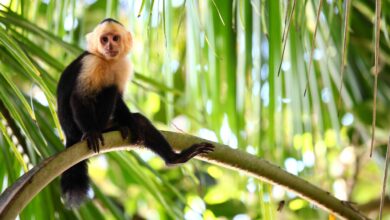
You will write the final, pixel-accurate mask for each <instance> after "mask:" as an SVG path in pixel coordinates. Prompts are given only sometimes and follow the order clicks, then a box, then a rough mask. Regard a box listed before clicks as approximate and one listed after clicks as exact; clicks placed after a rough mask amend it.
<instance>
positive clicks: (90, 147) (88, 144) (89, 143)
mask: <svg viewBox="0 0 390 220" xmlns="http://www.w3.org/2000/svg"><path fill="white" fill-rule="evenodd" d="M87 146H88V148H89V149H90V150H92V145H91V141H90V140H89V138H87Z"/></svg>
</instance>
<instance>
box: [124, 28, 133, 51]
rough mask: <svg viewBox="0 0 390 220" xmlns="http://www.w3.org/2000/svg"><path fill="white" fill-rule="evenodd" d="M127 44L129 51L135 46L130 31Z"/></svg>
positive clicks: (126, 38) (127, 33)
mask: <svg viewBox="0 0 390 220" xmlns="http://www.w3.org/2000/svg"><path fill="white" fill-rule="evenodd" d="M125 41H126V42H125V45H126V49H127V51H128V52H130V50H131V49H132V48H133V36H132V35H131V33H130V32H129V31H127V32H126V37H125Z"/></svg>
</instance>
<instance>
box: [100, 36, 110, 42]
mask: <svg viewBox="0 0 390 220" xmlns="http://www.w3.org/2000/svg"><path fill="white" fill-rule="evenodd" d="M100 41H101V42H102V43H104V44H105V43H107V42H108V37H106V36H104V37H102V38H100Z"/></svg>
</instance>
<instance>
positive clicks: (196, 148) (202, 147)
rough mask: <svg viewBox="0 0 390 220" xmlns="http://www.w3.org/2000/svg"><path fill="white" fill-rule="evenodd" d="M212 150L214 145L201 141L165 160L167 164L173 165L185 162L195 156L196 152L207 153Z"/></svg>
mask: <svg viewBox="0 0 390 220" xmlns="http://www.w3.org/2000/svg"><path fill="white" fill-rule="evenodd" d="M213 151H214V145H212V144H210V143H207V142H203V143H199V144H194V145H192V146H191V147H189V148H187V149H185V150H183V151H182V152H181V153H180V154H177V155H176V157H175V158H173V159H172V160H170V161H167V165H168V166H170V165H175V164H180V163H185V162H187V161H188V160H190V159H191V158H193V157H195V156H196V155H198V154H208V153H211V152H213Z"/></svg>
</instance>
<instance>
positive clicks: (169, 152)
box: [132, 113, 214, 165]
mask: <svg viewBox="0 0 390 220" xmlns="http://www.w3.org/2000/svg"><path fill="white" fill-rule="evenodd" d="M132 116H133V118H134V120H135V122H136V125H137V126H138V131H139V133H140V135H141V138H142V140H143V142H144V145H145V147H147V148H149V149H151V150H152V151H154V152H155V153H157V154H158V155H159V156H161V157H162V158H163V159H164V160H165V162H166V164H167V165H174V164H180V163H185V162H187V161H188V160H189V159H191V158H193V157H195V156H196V155H198V154H205V153H210V152H212V151H213V150H214V146H213V145H212V144H210V143H205V142H204V143H199V144H193V145H192V146H190V147H189V148H187V149H185V150H183V151H182V152H180V153H176V152H174V151H173V149H172V147H171V146H170V145H169V143H168V142H167V141H166V140H165V138H164V136H163V135H162V134H161V133H160V132H159V131H158V130H157V129H156V128H155V127H154V126H153V125H152V123H151V122H150V121H149V120H148V119H147V118H146V117H145V116H143V115H141V114H139V113H132Z"/></svg>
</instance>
